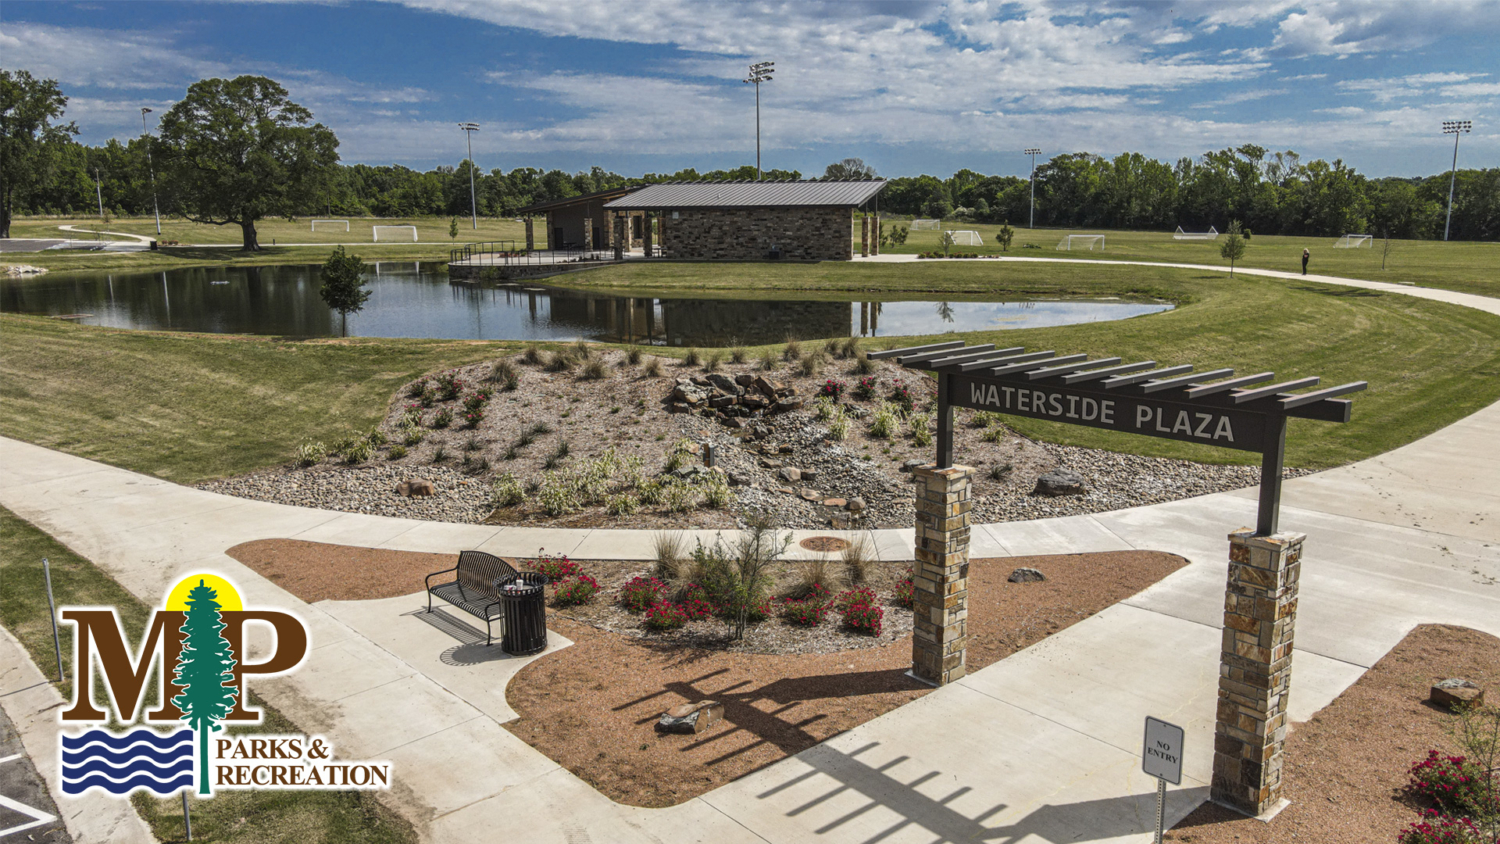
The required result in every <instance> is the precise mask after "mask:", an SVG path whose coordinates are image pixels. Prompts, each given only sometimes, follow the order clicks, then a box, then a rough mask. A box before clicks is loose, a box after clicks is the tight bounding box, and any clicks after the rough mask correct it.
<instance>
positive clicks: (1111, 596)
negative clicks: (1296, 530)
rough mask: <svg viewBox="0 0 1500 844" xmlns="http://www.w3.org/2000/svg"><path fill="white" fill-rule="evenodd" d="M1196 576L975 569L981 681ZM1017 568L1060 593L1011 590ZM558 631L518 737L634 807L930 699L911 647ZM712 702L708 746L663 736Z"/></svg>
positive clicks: (1175, 562)
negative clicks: (1144, 596)
mask: <svg viewBox="0 0 1500 844" xmlns="http://www.w3.org/2000/svg"><path fill="white" fill-rule="evenodd" d="M1183 564H1184V561H1183V560H1182V558H1180V557H1177V556H1174V555H1170V554H1161V553H1155V552H1141V551H1128V552H1117V553H1108V554H1078V555H1066V556H1049V557H1010V558H1002V559H984V560H975V561H973V564H972V566H971V568H970V572H969V575H970V576H969V633H970V637H971V638H970V642H969V655H968V659H969V667H970V669H971V670H978V669H980V668H983V667H985V666H987V665H990V664H991V663H994V662H996V661H998V660H1000V659H1003V658H1005V657H1006V656H1009V655H1010V654H1012V653H1015V652H1016V651H1018V650H1021V649H1022V648H1025V647H1027V646H1029V645H1031V644H1034V643H1036V642H1038V641H1040V640H1041V639H1043V638H1045V637H1047V636H1048V635H1051V634H1052V633H1055V632H1057V631H1059V630H1062V629H1064V628H1066V627H1068V626H1070V625H1072V624H1073V623H1075V622H1077V621H1080V620H1082V619H1084V618H1087V617H1088V616H1090V615H1092V614H1094V613H1096V612H1099V611H1100V610H1102V609H1104V608H1106V607H1108V606H1110V605H1112V604H1114V603H1116V602H1118V601H1120V600H1123V599H1124V598H1127V597H1129V596H1131V595H1134V594H1135V593H1137V592H1139V591H1141V590H1142V589H1144V588H1146V587H1147V586H1150V585H1151V584H1153V583H1155V582H1157V581H1158V580H1160V579H1161V578H1163V577H1165V576H1166V575H1168V574H1170V573H1171V572H1173V571H1176V570H1177V569H1178V568H1179V567H1181V566H1182V565H1183ZM1018 566H1029V567H1031V568H1035V569H1038V570H1040V571H1042V572H1043V573H1044V574H1046V575H1047V578H1048V579H1047V580H1046V581H1045V582H1041V583H1029V584H1014V583H1008V582H1006V578H1007V577H1009V575H1010V573H1011V571H1013V570H1014V569H1015V568H1017V567H1018ZM773 623H774V622H773ZM830 623H832V622H830ZM550 626H551V627H552V628H553V629H554V630H556V631H557V632H558V633H561V634H562V635H564V636H567V637H568V638H569V639H572V640H573V642H574V645H573V647H570V648H566V649H564V650H562V651H559V652H557V653H555V654H552V655H550V656H548V657H547V658H545V659H541V660H538V661H537V662H535V663H532V664H531V665H529V666H527V667H526V668H524V669H522V671H521V672H520V673H519V674H518V675H517V676H516V677H515V679H513V680H512V681H511V683H510V685H509V687H508V688H507V690H506V696H507V699H508V701H509V702H510V705H511V706H512V707H513V708H514V709H515V710H516V712H517V713H519V714H520V716H521V717H520V719H519V720H516V721H512V722H511V723H509V724H506V725H505V726H506V729H508V730H510V731H511V732H513V733H515V734H516V735H517V736H520V737H521V738H522V739H524V740H525V741H526V742H527V743H528V744H530V745H531V746H533V747H535V748H537V749H538V750H540V751H542V752H543V753H545V754H547V755H548V756H549V757H551V758H552V759H554V760H555V761H557V762H558V763H559V764H561V765H563V766H564V767H566V768H567V769H568V770H570V771H572V772H573V773H574V774H576V775H577V776H579V777H580V778H582V779H583V780H585V781H586V782H588V783H589V784H590V785H592V786H594V787H595V788H597V789H599V790H600V791H601V792H603V793H604V794H606V795H607V796H609V797H610V798H611V799H613V800H616V801H618V802H621V803H626V804H630V805H636V806H647V807H660V806H672V805H676V804H678V803H682V802H684V801H686V800H689V799H691V798H693V797H696V796H698V795H700V794H704V793H706V792H708V791H711V790H713V789H714V788H717V787H719V786H720V785H723V784H724V783H727V782H730V781H732V780H735V779H737V778H739V777H742V776H744V775H745V774H748V773H750V772H752V771H755V770H757V769H759V768H763V767H765V766H766V765H769V764H771V763H773V762H776V761H778V760H780V759H784V758H786V757H787V756H790V755H792V754H795V753H798V752H800V751H802V750H805V749H807V748H809V747H811V746H813V745H815V744H817V743H818V742H821V741H824V740H826V739H828V738H830V737H832V736H835V735H837V734H839V733H841V732H844V731H846V730H849V729H851V728H853V727H856V726H858V725H859V724H862V723H864V722H865V721H868V720H870V719H872V718H875V717H877V716H879V715H882V714H884V713H886V712H889V711H891V710H892V709H895V708H896V707H898V706H901V705H902V704H905V703H907V702H909V701H912V700H914V699H916V698H918V697H921V696H922V695H924V694H926V693H927V692H929V691H931V688H930V687H929V686H926V685H924V684H922V683H919V682H917V681H915V680H912V679H911V678H909V677H906V676H905V672H906V671H907V669H908V668H909V667H910V664H911V642H910V638H909V637H902V638H901V639H900V640H899V641H896V642H893V643H891V644H887V645H884V646H880V647H868V648H863V649H859V650H850V651H842V652H837V653H825V654H796V655H772V654H750V653H736V652H727V651H724V650H721V649H714V650H710V649H703V648H690V647H683V646H681V645H677V644H671V643H667V644H664V643H660V642H658V641H655V640H653V639H649V638H648V639H639V638H631V637H626V636H620V635H614V634H611V633H608V632H605V631H601V630H598V629H596V628H593V627H589V626H585V625H583V624H580V623H577V622H574V621H570V620H568V619H563V618H557V617H555V616H554V618H553V619H552V621H551V622H550ZM704 699H712V700H717V701H720V702H721V703H723V704H724V707H725V720H724V721H723V722H722V723H720V724H719V725H716V726H714V727H711V728H710V729H709V730H707V731H706V732H704V733H701V734H699V735H696V736H684V735H659V734H657V733H656V731H655V728H654V724H655V721H656V719H657V717H658V716H659V715H660V714H661V713H662V712H664V711H666V710H667V709H670V708H671V707H673V706H676V705H677V704H679V703H684V702H689V701H699V700H704Z"/></svg>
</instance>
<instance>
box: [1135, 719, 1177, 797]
mask: <svg viewBox="0 0 1500 844" xmlns="http://www.w3.org/2000/svg"><path fill="white" fill-rule="evenodd" d="M1182 742H1183V732H1182V728H1181V727H1179V726H1177V725H1175V724H1168V723H1167V722H1166V721H1162V720H1159V719H1156V718H1152V717H1150V716H1147V717H1146V743H1145V747H1144V748H1142V750H1141V770H1142V771H1145V772H1146V773H1147V774H1148V775H1150V776H1153V777H1156V778H1157V779H1159V780H1166V781H1167V782H1169V783H1171V784H1173V785H1181V784H1182Z"/></svg>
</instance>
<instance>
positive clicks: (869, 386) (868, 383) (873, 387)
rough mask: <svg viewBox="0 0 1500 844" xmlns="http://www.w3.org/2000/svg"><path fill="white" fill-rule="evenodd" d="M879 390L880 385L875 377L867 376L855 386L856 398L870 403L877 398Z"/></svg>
mask: <svg viewBox="0 0 1500 844" xmlns="http://www.w3.org/2000/svg"><path fill="white" fill-rule="evenodd" d="M878 388H879V383H878V382H877V381H876V380H875V376H873V375H867V376H865V377H864V378H861V379H859V383H857V384H855V385H854V397H855V398H857V399H859V400H860V401H869V400H870V399H873V398H875V393H876V392H877V390H878Z"/></svg>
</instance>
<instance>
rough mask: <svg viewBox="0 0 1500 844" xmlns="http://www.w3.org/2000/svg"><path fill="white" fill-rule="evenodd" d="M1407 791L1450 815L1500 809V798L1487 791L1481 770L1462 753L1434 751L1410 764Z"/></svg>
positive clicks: (1470, 814) (1481, 812)
mask: <svg viewBox="0 0 1500 844" xmlns="http://www.w3.org/2000/svg"><path fill="white" fill-rule="evenodd" d="M1410 774H1411V781H1410V782H1408V783H1407V785H1406V790H1407V793H1409V794H1413V795H1417V796H1420V797H1425V798H1427V799H1428V800H1431V801H1432V802H1433V804H1435V805H1436V806H1437V808H1438V809H1440V810H1442V811H1443V812H1445V813H1447V814H1450V815H1468V816H1473V815H1478V814H1483V813H1487V812H1495V811H1500V805H1497V803H1500V799H1497V798H1496V796H1495V795H1494V794H1491V793H1490V789H1489V783H1488V782H1487V781H1486V779H1485V776H1484V771H1482V770H1481V769H1480V767H1479V766H1478V765H1476V764H1474V763H1473V762H1470V761H1469V760H1468V759H1465V758H1464V757H1462V756H1444V755H1442V754H1440V753H1438V752H1437V751H1436V750H1432V751H1428V753H1427V758H1426V759H1423V760H1422V761H1420V762H1418V763H1416V764H1415V765H1412V766H1411V771H1410Z"/></svg>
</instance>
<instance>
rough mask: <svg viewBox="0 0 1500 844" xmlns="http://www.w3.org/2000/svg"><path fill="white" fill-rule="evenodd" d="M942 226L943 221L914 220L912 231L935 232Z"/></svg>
mask: <svg viewBox="0 0 1500 844" xmlns="http://www.w3.org/2000/svg"><path fill="white" fill-rule="evenodd" d="M942 224H943V221H942V220H912V221H911V230H912V231H914V232H935V231H937V230H938V227H940V226H941V225H942Z"/></svg>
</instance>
